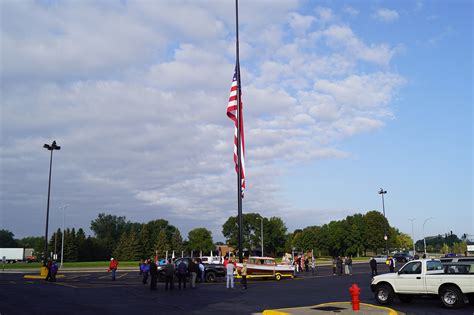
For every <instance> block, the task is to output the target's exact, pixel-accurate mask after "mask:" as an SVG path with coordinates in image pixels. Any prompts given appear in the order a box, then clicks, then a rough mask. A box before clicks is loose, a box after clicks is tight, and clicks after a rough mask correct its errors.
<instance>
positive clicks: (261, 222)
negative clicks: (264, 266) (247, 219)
mask: <svg viewBox="0 0 474 315" xmlns="http://www.w3.org/2000/svg"><path fill="white" fill-rule="evenodd" d="M260 233H261V234H260V235H261V237H260V243H262V257H263V217H260Z"/></svg>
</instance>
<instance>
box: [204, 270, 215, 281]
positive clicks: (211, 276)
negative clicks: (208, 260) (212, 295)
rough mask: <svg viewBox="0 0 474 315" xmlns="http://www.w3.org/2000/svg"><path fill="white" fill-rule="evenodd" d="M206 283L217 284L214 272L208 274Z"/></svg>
mask: <svg viewBox="0 0 474 315" xmlns="http://www.w3.org/2000/svg"><path fill="white" fill-rule="evenodd" d="M206 281H207V282H216V274H215V273H214V272H208V273H206Z"/></svg>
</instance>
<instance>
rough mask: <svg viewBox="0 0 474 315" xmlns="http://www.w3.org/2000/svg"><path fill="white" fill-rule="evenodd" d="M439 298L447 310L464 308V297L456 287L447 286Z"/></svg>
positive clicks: (441, 291)
mask: <svg viewBox="0 0 474 315" xmlns="http://www.w3.org/2000/svg"><path fill="white" fill-rule="evenodd" d="M439 297H440V298H441V302H443V305H444V306H446V307H447V308H460V307H463V306H464V295H463V294H462V292H461V291H460V290H459V289H458V288H457V287H455V286H447V287H444V288H442V289H441V290H440V294H439Z"/></svg>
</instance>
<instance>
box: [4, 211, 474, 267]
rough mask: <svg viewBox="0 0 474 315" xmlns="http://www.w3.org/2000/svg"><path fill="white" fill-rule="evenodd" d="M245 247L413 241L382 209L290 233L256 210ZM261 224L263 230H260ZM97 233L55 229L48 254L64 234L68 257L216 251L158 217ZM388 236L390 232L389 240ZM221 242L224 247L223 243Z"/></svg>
mask: <svg viewBox="0 0 474 315" xmlns="http://www.w3.org/2000/svg"><path fill="white" fill-rule="evenodd" d="M242 221H243V226H242V230H243V233H242V245H243V249H244V252H245V253H246V254H261V245H262V243H261V242H262V232H263V248H264V254H265V255H268V256H273V257H277V256H280V255H282V254H284V253H291V252H293V251H296V252H309V251H312V250H314V255H315V256H335V255H351V256H360V255H364V256H366V255H367V254H368V253H370V254H377V253H382V252H383V253H384V252H385V248H386V247H388V248H389V249H392V250H393V249H397V250H411V249H412V248H413V240H412V239H411V237H410V236H409V235H407V234H405V233H402V232H400V231H399V230H398V229H396V228H394V227H392V226H390V225H389V223H388V221H387V219H386V218H385V217H384V216H383V215H382V214H381V213H380V212H379V211H369V212H367V213H365V214H354V215H350V216H347V217H346V218H345V219H342V220H334V221H331V222H329V223H327V224H324V225H321V226H308V227H305V228H304V229H297V230H295V231H293V232H291V233H290V232H288V229H287V227H286V225H285V223H284V222H283V220H282V219H281V218H279V217H270V218H265V217H263V216H261V215H260V214H258V213H246V214H243V217H242ZM262 228H263V230H262ZM90 229H91V230H92V231H93V233H94V235H93V236H86V234H85V233H84V231H83V229H82V228H79V229H78V230H76V229H75V228H72V229H69V228H68V229H66V230H65V231H61V229H58V230H57V231H55V232H54V233H53V234H52V235H51V237H50V239H49V242H48V248H49V252H50V253H51V252H53V253H57V254H58V259H60V253H61V245H62V237H63V233H64V261H98V260H108V259H109V258H110V257H111V256H113V257H115V258H117V259H120V260H139V259H141V258H145V257H154V256H155V255H157V256H158V257H160V258H162V257H164V256H165V255H166V252H167V251H168V254H169V255H171V252H172V251H175V253H176V255H177V256H180V255H181V252H182V251H183V252H185V253H186V255H190V253H191V251H194V255H195V256H197V255H199V252H200V251H202V252H203V253H206V254H207V255H208V254H209V252H210V251H211V250H215V249H216V245H217V244H215V243H214V241H213V238H212V233H211V231H209V230H208V229H206V228H195V229H193V230H191V231H189V233H188V236H187V239H186V240H184V239H183V237H182V235H181V233H180V231H179V229H178V228H177V227H175V226H173V225H171V224H170V223H169V222H168V221H167V220H164V219H157V220H152V221H149V222H147V223H137V222H130V221H128V220H127V219H126V217H125V216H115V215H110V214H105V213H100V214H99V215H98V217H97V218H96V219H95V220H92V221H91V226H90ZM238 231H239V229H238V221H237V217H236V216H234V217H229V218H228V219H227V220H226V222H225V223H224V224H223V226H222V234H223V235H224V237H225V239H226V243H227V244H228V245H230V246H231V247H233V248H234V249H237V247H238V246H237V245H238ZM384 235H387V240H386V241H385V239H384ZM426 243H427V249H428V251H429V252H443V253H447V252H456V253H463V252H464V251H465V248H466V244H467V243H468V240H467V236H466V234H464V235H463V237H462V238H461V239H459V238H458V237H457V236H456V235H455V234H452V232H451V234H445V235H444V236H443V235H438V236H435V237H428V238H427V239H426ZM219 245H222V243H221V244H219ZM0 247H25V248H34V250H35V252H36V255H37V257H38V258H40V257H41V255H42V252H43V250H44V248H43V247H44V237H26V238H23V239H20V240H16V239H14V235H13V233H12V232H10V231H7V230H0ZM416 248H417V251H422V250H423V240H419V241H417V242H416Z"/></svg>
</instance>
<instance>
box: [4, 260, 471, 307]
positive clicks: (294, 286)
mask: <svg viewBox="0 0 474 315" xmlns="http://www.w3.org/2000/svg"><path fill="white" fill-rule="evenodd" d="M386 269H387V268H386V266H384V265H380V266H379V272H387V271H388V270H386ZM353 272H354V274H353V275H351V276H333V274H332V268H331V267H330V266H319V267H318V268H317V274H316V275H315V276H312V275H311V272H308V273H300V274H298V275H297V277H296V278H295V279H283V280H281V281H276V280H270V279H267V280H257V279H256V280H251V281H249V283H248V289H247V290H244V289H242V288H241V286H240V284H239V281H238V280H236V285H235V289H226V287H225V283H224V282H223V280H224V279H219V282H217V283H204V284H201V283H198V284H197V288H196V289H191V288H189V287H188V288H187V289H186V290H178V289H177V286H176V284H175V288H174V290H173V291H165V290H164V284H163V283H159V284H158V290H157V291H150V289H149V286H145V285H143V284H142V283H141V277H140V276H139V274H138V271H134V270H120V269H119V271H118V273H117V280H116V281H112V280H111V275H110V273H107V272H103V271H100V270H98V271H95V270H89V271H84V272H67V273H64V277H62V278H58V281H57V282H47V281H45V280H42V279H26V278H24V274H21V273H7V272H4V273H0V314H1V315H5V314H7V315H8V314H48V315H51V314H65V313H67V314H68V315H69V314H132V313H137V312H147V313H151V314H261V313H262V312H264V311H266V312H267V313H268V312H280V313H287V314H323V313H324V314H330V313H335V312H337V313H340V314H341V313H344V312H351V310H350V309H349V306H350V304H349V303H348V302H350V299H351V298H350V294H349V287H350V286H351V285H352V284H353V283H357V284H358V285H359V287H360V288H361V296H360V299H361V302H362V303H364V305H367V307H368V308H367V310H366V311H364V310H365V306H364V305H363V307H362V308H361V312H359V314H365V313H367V314H369V313H370V314H388V313H389V310H386V312H385V311H383V310H382V309H381V308H379V309H378V311H377V310H376V309H377V306H378V305H377V302H376V301H375V298H374V295H373V293H372V292H371V291H370V286H369V285H370V279H371V276H370V268H369V266H368V263H363V264H355V265H354V267H353ZM372 306H374V307H372ZM389 308H390V309H391V310H394V311H397V312H399V313H398V314H448V315H449V314H458V315H461V314H463V315H464V314H469V315H473V314H474V307H473V306H471V305H466V307H465V308H463V309H459V310H447V309H445V308H443V307H442V306H441V303H440V301H439V300H438V299H436V298H431V297H421V298H415V299H413V301H412V302H411V303H409V304H405V303H401V302H400V301H398V300H397V299H396V300H395V301H394V303H393V304H392V305H390V306H389ZM369 309H371V310H372V312H369V311H368V310H369ZM303 310H304V311H303ZM274 314H275V313H274Z"/></svg>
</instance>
